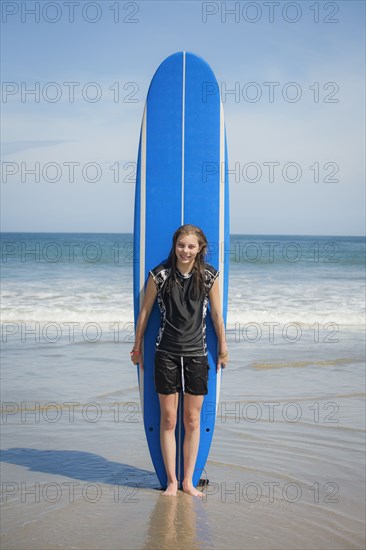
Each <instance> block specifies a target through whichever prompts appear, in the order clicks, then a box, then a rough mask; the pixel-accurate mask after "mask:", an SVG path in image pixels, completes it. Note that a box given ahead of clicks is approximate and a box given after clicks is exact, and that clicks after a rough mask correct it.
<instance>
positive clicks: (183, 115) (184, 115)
mask: <svg viewBox="0 0 366 550" xmlns="http://www.w3.org/2000/svg"><path fill="white" fill-rule="evenodd" d="M185 117H186V52H183V83H182V208H181V225H183V224H184V131H185Z"/></svg>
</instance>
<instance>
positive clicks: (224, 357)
mask: <svg viewBox="0 0 366 550" xmlns="http://www.w3.org/2000/svg"><path fill="white" fill-rule="evenodd" d="M228 362H229V353H228V352H225V353H223V354H220V353H219V354H218V356H217V365H216V370H217V371H219V370H220V369H225V368H226V366H227V364H228Z"/></svg>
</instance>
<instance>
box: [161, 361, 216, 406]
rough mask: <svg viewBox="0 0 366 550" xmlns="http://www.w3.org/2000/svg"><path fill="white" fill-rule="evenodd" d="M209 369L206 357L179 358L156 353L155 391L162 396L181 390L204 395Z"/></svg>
mask: <svg viewBox="0 0 366 550" xmlns="http://www.w3.org/2000/svg"><path fill="white" fill-rule="evenodd" d="M209 368H210V366H209V364H208V358H207V355H201V356H197V355H195V356H187V355H186V356H181V355H173V354H172V353H168V352H166V351H157V352H156V353H155V369H154V383H155V389H156V391H157V392H158V393H163V394H170V393H175V392H180V391H181V390H182V389H183V391H184V392H186V393H190V394H192V395H206V394H207V392H208V390H207V383H208V370H209Z"/></svg>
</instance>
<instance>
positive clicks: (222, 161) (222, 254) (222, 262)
mask: <svg viewBox="0 0 366 550" xmlns="http://www.w3.org/2000/svg"><path fill="white" fill-rule="evenodd" d="M219 166H220V170H219V174H220V192H219V193H220V199H219V205H220V206H219V269H220V272H221V273H220V275H221V277H219V283H220V298H221V311H222V312H223V311H224V280H225V276H226V273H225V172H226V166H225V122H224V108H223V105H222V102H221V99H220V164H219ZM220 386H221V370H220V372H219V373H217V376H216V411H218V405H219V400H220Z"/></svg>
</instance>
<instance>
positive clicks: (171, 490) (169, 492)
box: [162, 481, 178, 497]
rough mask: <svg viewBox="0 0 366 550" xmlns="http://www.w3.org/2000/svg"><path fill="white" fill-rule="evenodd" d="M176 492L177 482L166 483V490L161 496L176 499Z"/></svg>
mask: <svg viewBox="0 0 366 550" xmlns="http://www.w3.org/2000/svg"><path fill="white" fill-rule="evenodd" d="M177 492H178V481H171V482H170V483H168V486H167V488H166V489H165V491H164V493H162V494H163V495H164V496H166V497H176V496H177Z"/></svg>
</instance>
